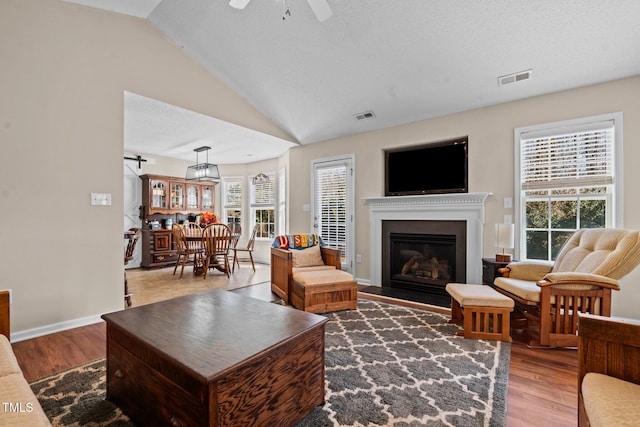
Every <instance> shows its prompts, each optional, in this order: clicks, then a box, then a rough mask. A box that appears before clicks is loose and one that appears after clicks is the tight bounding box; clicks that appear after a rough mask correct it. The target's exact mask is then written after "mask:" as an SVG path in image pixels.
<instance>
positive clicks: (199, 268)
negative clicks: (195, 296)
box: [185, 233, 240, 276]
mask: <svg viewBox="0 0 640 427" xmlns="http://www.w3.org/2000/svg"><path fill="white" fill-rule="evenodd" d="M185 238H186V240H187V243H199V244H200V245H201V248H202V233H199V235H198V234H195V233H194V234H192V235H190V236H185ZM239 239H240V234H232V235H231V242H230V244H229V250H233V248H234V247H235V245H236V244H237V243H238V240H239ZM215 268H216V270H218V271H221V272H223V273H224V272H225V271H224V269H223V268H222V267H221V266H220V265H216V266H215ZM203 273H204V259H203V257H202V256H200V257H198V254H197V253H195V254H194V255H193V274H194V275H196V276H200V275H201V274H203Z"/></svg>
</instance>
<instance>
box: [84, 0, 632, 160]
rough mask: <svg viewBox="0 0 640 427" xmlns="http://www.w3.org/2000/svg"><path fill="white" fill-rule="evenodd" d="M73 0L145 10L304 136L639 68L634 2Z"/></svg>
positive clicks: (310, 138) (317, 137) (394, 121)
mask: <svg viewBox="0 0 640 427" xmlns="http://www.w3.org/2000/svg"><path fill="white" fill-rule="evenodd" d="M74 2H75V3H81V4H87V5H90V6H94V7H99V8H103V9H108V10H113V11H117V12H120V13H127V14H131V15H135V16H140V17H143V18H146V19H147V20H148V21H149V22H151V23H152V24H153V25H154V26H156V27H157V28H158V29H159V30H160V31H162V32H163V33H165V34H166V35H167V36H168V37H169V38H171V39H173V40H174V41H175V42H176V43H177V44H178V45H179V46H181V47H183V48H184V50H185V51H187V52H189V53H190V54H191V55H192V56H193V57H194V58H196V60H198V61H200V62H201V63H202V64H203V65H204V66H205V67H207V68H208V69H209V70H211V71H212V72H213V73H215V74H216V75H217V76H219V77H220V78H222V79H223V80H224V81H225V82H226V83H227V84H228V85H229V86H230V87H232V88H233V89H235V90H236V91H237V92H238V93H239V95H240V96H242V97H244V98H246V99H248V100H249V102H251V103H252V104H253V105H254V106H255V107H256V108H257V109H259V110H260V111H261V112H262V113H263V114H265V115H266V116H267V117H269V118H270V119H271V120H273V122H274V123H275V124H277V125H278V126H280V127H281V128H282V129H283V130H284V131H285V132H287V133H289V134H291V135H293V136H294V137H295V138H296V139H297V141H299V142H300V143H301V144H308V143H314V142H319V141H323V140H326V139H330V138H335V137H340V136H345V135H351V134H356V133H361V132H365V131H370V130H375V129H380V128H385V127H389V126H394V125H398V124H402V123H408V122H412V121H416V120H422V119H427V118H432V117H437V116H442V115H446V114H451V113H455V112H460V111H465V110H470V109H474V108H479V107H483V106H489V105H493V104H497V103H502V102H507V101H512V100H516V99H522V98H527V97H531V96H536V95H541V94H545V93H550V92H556V91H560V90H565V89H570V88H575V87H580V86H585V85H590V84H595V83H599V82H603V81H608V80H614V79H618V78H623V77H628V76H633V75H640V55H639V54H638V53H639V51H640V25H638V23H637V21H638V17H640V1H637V0H609V1H603V0H535V1H532V0H477V1H468V0H429V1H425V0H402V1H389V0H349V1H338V0H328V3H329V5H330V6H331V8H332V9H333V16H331V17H330V18H329V19H328V20H326V21H324V22H319V21H318V20H317V19H316V17H315V15H314V14H313V12H312V10H311V8H310V7H309V5H308V4H307V2H305V1H302V0H284V1H283V0H253V1H252V2H250V3H249V5H248V6H247V7H246V8H245V9H244V10H237V9H234V8H232V7H230V6H229V5H228V1H226V0H190V1H188V2H185V1H180V0H120V1H114V0H77V1H76V0H74ZM283 4H286V5H288V7H289V10H290V13H291V15H290V16H287V17H286V19H284V20H283V11H284V9H283ZM123 6H126V7H127V8H129V9H123V8H121V7H123ZM154 6H155V8H154ZM529 69H531V70H532V75H531V79H529V80H525V81H521V82H518V83H514V84H510V85H505V86H500V85H498V77H499V76H502V75H505V74H510V73H515V72H519V71H524V70H529ZM369 110H372V111H373V112H374V114H375V118H373V119H369V120H362V121H357V120H355V119H354V117H353V115H354V114H357V113H362V112H365V111H369ZM133 117H134V118H133V119H132V120H135V116H133ZM138 132H140V136H141V139H142V137H143V136H144V135H143V132H142V130H138ZM425 138H426V139H428V136H425ZM138 143H140V144H143V143H144V142H143V141H138ZM127 144H128V142H127ZM176 145H177V144H176ZM212 145H215V143H213V144H212ZM220 163H222V162H220Z"/></svg>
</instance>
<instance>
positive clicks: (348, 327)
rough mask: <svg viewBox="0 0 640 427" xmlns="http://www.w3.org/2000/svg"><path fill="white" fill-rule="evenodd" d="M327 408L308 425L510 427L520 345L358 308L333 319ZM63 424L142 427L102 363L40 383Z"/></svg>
mask: <svg viewBox="0 0 640 427" xmlns="http://www.w3.org/2000/svg"><path fill="white" fill-rule="evenodd" d="M327 316H328V317H329V319H330V321H329V322H328V323H327V327H326V335H325V340H326V353H325V358H326V391H325V399H326V403H325V404H324V406H321V407H318V408H316V409H315V410H314V411H313V412H312V413H311V414H309V415H308V416H307V417H306V418H305V419H304V420H302V422H300V424H299V425H300V426H313V427H317V426H356V425H357V426H360V425H368V426H403V427H404V426H502V425H504V424H505V418H506V398H507V381H508V374H509V357H510V352H511V345H510V344H508V343H503V342H495V341H485V340H467V339H464V338H461V337H457V336H454V333H455V332H456V331H457V330H458V329H459V328H458V327H457V326H455V325H449V324H448V323H447V320H448V317H447V316H445V315H442V314H439V313H433V312H429V311H423V310H418V309H411V308H406V307H401V306H397V305H390V304H386V303H382V302H378V301H371V300H363V299H360V300H359V301H358V310H352V311H341V312H336V313H330V314H327ZM31 387H32V389H33V390H34V392H35V393H36V395H37V396H38V400H39V401H40V403H41V404H42V407H43V409H44V411H45V412H46V414H47V416H48V417H49V419H50V420H51V421H52V424H53V425H54V426H79V425H94V426H132V425H133V424H132V423H131V422H130V421H129V420H128V418H127V417H126V416H125V415H123V414H122V413H121V411H120V410H119V409H118V408H117V407H116V406H115V405H113V404H111V403H110V402H107V401H105V400H104V395H105V367H104V360H99V361H96V362H93V363H90V364H88V365H85V366H80V367H78V368H75V369H73V370H70V371H66V372H63V373H60V374H58V375H55V376H52V377H49V378H45V379H43V380H39V381H37V382H35V383H33V384H32V385H31Z"/></svg>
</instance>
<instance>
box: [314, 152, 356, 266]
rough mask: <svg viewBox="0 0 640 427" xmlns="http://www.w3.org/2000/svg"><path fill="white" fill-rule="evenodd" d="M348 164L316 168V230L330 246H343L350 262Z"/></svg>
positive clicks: (343, 251)
mask: <svg viewBox="0 0 640 427" xmlns="http://www.w3.org/2000/svg"><path fill="white" fill-rule="evenodd" d="M347 173H348V168H347V165H346V164H344V163H343V164H333V165H331V164H329V165H321V164H320V165H316V167H315V169H314V175H315V178H314V185H315V200H314V208H315V212H314V218H315V228H316V231H315V232H316V233H317V234H320V235H321V236H322V239H323V240H324V243H326V244H327V245H328V246H329V247H332V248H337V249H340V250H341V252H342V262H343V264H344V263H346V262H347V254H348V253H349V250H348V249H349V248H348V242H349V239H348V236H347V232H348V229H347V225H348V222H349V217H348V195H347V188H348V187H347Z"/></svg>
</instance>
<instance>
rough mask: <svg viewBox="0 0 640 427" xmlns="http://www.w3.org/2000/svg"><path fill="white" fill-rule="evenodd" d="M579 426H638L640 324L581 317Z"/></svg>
mask: <svg viewBox="0 0 640 427" xmlns="http://www.w3.org/2000/svg"><path fill="white" fill-rule="evenodd" d="M579 317H580V318H579V320H578V336H579V345H578V426H579V427H586V426H590V425H594V426H595V425H611V426H636V425H638V419H639V417H640V409H639V408H640V369H638V366H640V320H635V319H625V318H620V317H602V316H595V315H589V314H580V315H579Z"/></svg>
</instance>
